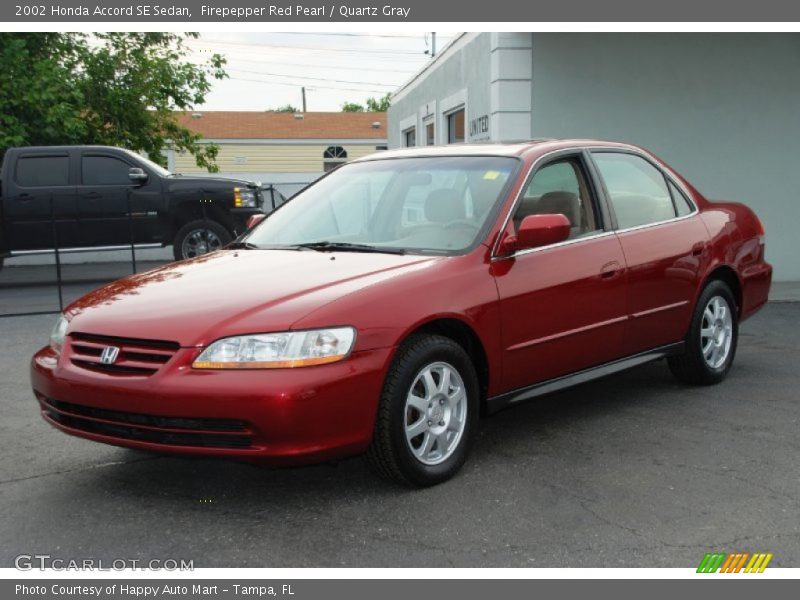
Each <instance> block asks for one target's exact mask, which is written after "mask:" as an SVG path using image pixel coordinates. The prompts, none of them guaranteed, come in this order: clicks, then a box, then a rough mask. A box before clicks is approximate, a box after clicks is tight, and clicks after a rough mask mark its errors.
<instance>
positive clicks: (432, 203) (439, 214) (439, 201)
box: [425, 188, 467, 223]
mask: <svg viewBox="0 0 800 600" xmlns="http://www.w3.org/2000/svg"><path fill="white" fill-rule="evenodd" d="M466 217H467V211H466V208H465V207H464V199H463V197H462V196H461V194H459V193H458V192H457V191H456V190H454V189H451V188H439V189H436V190H433V191H432V192H431V193H430V194H428V197H427V198H426V199H425V218H426V219H427V220H428V221H431V222H432V223H448V222H450V221H455V220H456V219H465V218H466Z"/></svg>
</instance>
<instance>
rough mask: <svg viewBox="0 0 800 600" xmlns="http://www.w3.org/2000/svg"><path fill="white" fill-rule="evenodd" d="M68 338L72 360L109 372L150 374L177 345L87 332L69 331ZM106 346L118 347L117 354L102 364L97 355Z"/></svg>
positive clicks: (82, 366) (73, 362)
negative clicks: (109, 362) (114, 357)
mask: <svg viewBox="0 0 800 600" xmlns="http://www.w3.org/2000/svg"><path fill="white" fill-rule="evenodd" d="M69 340H70V350H71V360H72V364H74V365H75V366H78V367H81V368H83V369H89V370H91V371H98V372H100V373H108V374H111V375H139V376H145V377H146V376H149V375H152V374H153V373H155V372H156V371H158V369H160V368H161V367H162V366H163V365H164V364H165V363H166V362H167V361H169V359H170V358H172V356H173V355H174V354H175V353H176V352H177V351H178V349H179V348H180V345H179V344H178V343H177V342H169V341H163V340H141V339H133V338H120V337H112V336H106V335H93V334H88V333H72V334H70V336H69ZM109 346H114V347H116V348H119V354H118V356H117V358H116V360H115V361H114V362H113V363H112V364H104V363H103V362H102V361H101V358H100V357H101V355H102V353H103V350H104V349H105V348H108V347H109Z"/></svg>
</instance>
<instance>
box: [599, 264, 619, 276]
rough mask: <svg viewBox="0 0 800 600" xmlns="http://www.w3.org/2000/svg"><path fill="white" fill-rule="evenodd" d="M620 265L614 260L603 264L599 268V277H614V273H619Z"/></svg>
mask: <svg viewBox="0 0 800 600" xmlns="http://www.w3.org/2000/svg"><path fill="white" fill-rule="evenodd" d="M620 267H621V265H620V264H619V263H618V262H617V261H615V260H613V261H611V262H609V263H606V264H604V265H603V268H602V269H600V277H601V279H611V278H612V277H614V275H616V274H617V273H619V269H620Z"/></svg>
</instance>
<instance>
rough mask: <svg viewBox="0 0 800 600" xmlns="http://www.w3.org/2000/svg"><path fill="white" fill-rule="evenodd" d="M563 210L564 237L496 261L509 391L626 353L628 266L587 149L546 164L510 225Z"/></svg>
mask: <svg viewBox="0 0 800 600" xmlns="http://www.w3.org/2000/svg"><path fill="white" fill-rule="evenodd" d="M554 213H560V214H564V215H565V216H566V217H567V219H568V220H569V221H570V224H571V225H572V231H571V234H570V237H569V239H568V240H567V241H566V242H561V243H559V244H554V245H552V246H545V247H541V248H535V249H530V250H523V251H518V252H517V253H516V254H515V255H514V256H512V257H509V258H504V259H500V260H495V261H494V263H493V269H494V272H495V279H496V282H497V286H498V291H499V296H500V304H501V311H500V312H501V326H502V339H503V342H502V343H503V355H504V356H503V388H504V389H503V391H504V392H508V391H512V390H515V389H519V388H523V387H526V386H529V385H531V384H535V383H539V382H542V381H546V380H548V379H553V378H555V377H559V376H561V375H565V374H567V373H572V372H575V371H579V370H581V369H585V368H587V367H591V366H594V365H598V364H602V363H604V362H608V361H610V360H613V359H615V358H618V357H620V356H621V353H622V341H623V334H624V331H625V320H626V318H627V317H626V308H627V307H626V293H625V278H626V267H625V259H624V256H623V253H622V247H621V245H620V242H619V239H618V238H617V236H616V235H615V234H614V233H613V232H612V231H610V230H608V229H609V228H608V227H606V226H604V223H603V218H602V213H601V211H600V210H599V204H598V200H597V195H596V193H595V189H594V185H593V184H592V180H591V179H590V178H589V176H588V171H587V169H586V164H585V160H584V158H583V156H582V155H581V154H573V155H567V156H559V157H558V158H556V159H554V161H552V162H549V163H547V164H545V165H544V166H542V167H540V168H539V169H538V170H537V171H536V173H535V174H534V175H533V177H532V179H531V180H530V182H529V183H528V184H527V186H526V188H525V189H524V191H523V193H522V195H521V197H520V199H519V201H518V203H517V206H516V207H515V209H514V213H513V216H512V219H511V221H510V222H509V227H511V228H514V229H515V230H516V228H517V227H518V226H519V223H520V222H521V221H522V219H523V218H524V217H526V216H528V215H531V214H554Z"/></svg>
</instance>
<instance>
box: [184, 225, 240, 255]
mask: <svg viewBox="0 0 800 600" xmlns="http://www.w3.org/2000/svg"><path fill="white" fill-rule="evenodd" d="M198 235H199V239H198V241H199V242H200V243H199V244H196V245H195V248H197V251H196V252H192V250H191V246H192V245H191V244H190V243H188V241H189V240H190V239H191V238H196V237H197V236H198ZM232 239H233V236H232V235H231V234H230V232H229V231H228V230H227V229H225V227H223V226H222V225H220V224H219V223H217V222H216V221H211V220H208V221H207V220H204V219H197V220H196V221H190V222H188V223H186V224H185V225H184V226H183V227H181V228H180V229H178V232H177V233H176V234H175V239H174V240H173V242H172V252H173V255H174V256H175V260H184V259H186V258H194V257H195V256H200V255H202V254H206V253H208V252H213V251H214V250H218V249H219V248H222V247H223V246H225V245H226V244H229V243H230V242H231V240H232ZM185 242H187V243H186V244H184V243H185ZM203 243H205V247H203ZM202 250H205V251H202Z"/></svg>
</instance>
